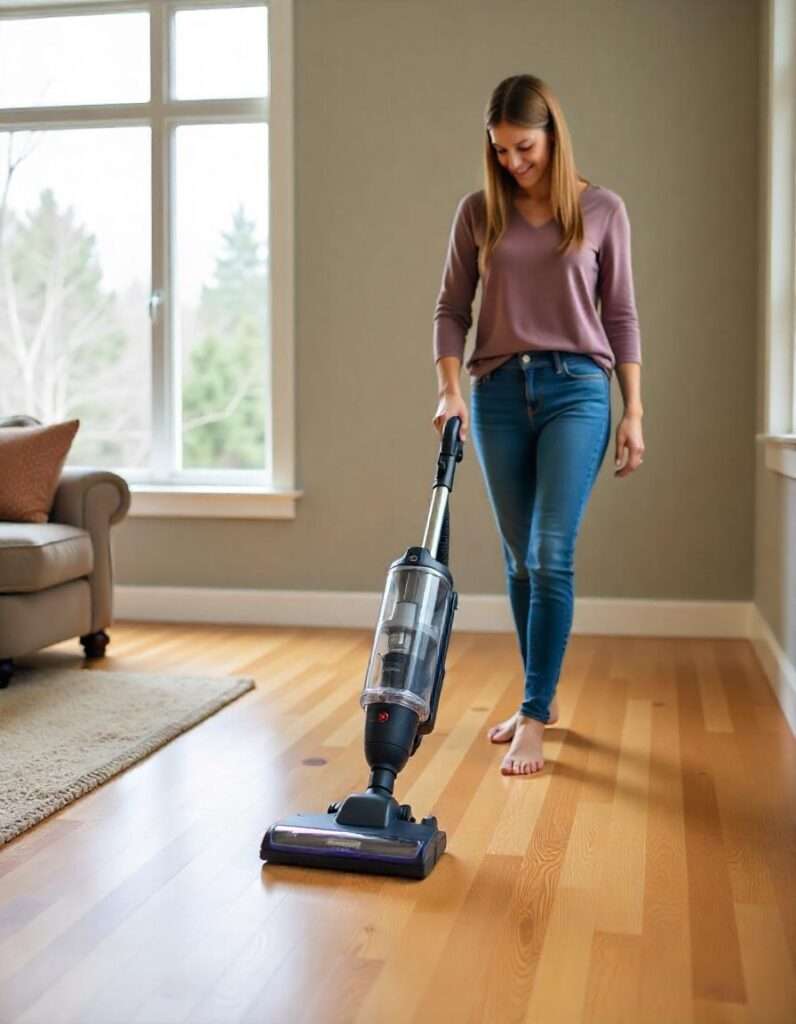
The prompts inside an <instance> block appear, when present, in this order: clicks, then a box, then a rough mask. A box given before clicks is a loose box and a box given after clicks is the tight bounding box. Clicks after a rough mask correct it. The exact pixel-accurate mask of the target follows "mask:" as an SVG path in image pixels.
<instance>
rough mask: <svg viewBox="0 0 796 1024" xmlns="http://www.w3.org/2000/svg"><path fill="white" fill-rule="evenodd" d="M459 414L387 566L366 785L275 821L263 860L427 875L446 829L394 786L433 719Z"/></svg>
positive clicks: (450, 592)
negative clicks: (420, 510)
mask: <svg viewBox="0 0 796 1024" xmlns="http://www.w3.org/2000/svg"><path fill="white" fill-rule="evenodd" d="M460 428H461V419H460V418H459V417H458V416H453V417H451V418H450V419H449V420H448V421H447V422H446V424H445V428H444V430H443V434H442V438H441V442H440V450H439V456H438V459H437V470H436V477H435V480H434V485H433V488H432V492H431V493H432V497H431V507H430V509H429V512H428V518H427V521H426V530H425V534H424V536H423V543H422V544H421V545H420V546H419V547H410V548H407V549H406V552H405V553H404V554H403V555H402V557H400V558H398V559H396V560H395V561H394V562H393V563H392V564H391V565H390V567H389V571H388V574H387V582H386V585H385V588H384V594H383V596H382V600H381V607H380V610H379V618H378V623H377V626H376V633H375V636H374V640H373V646H372V648H371V652H370V659H369V662H368V667H367V671H366V673H365V683H364V686H363V688H362V692H361V694H360V698H359V703H360V705H361V707H362V708H363V710H364V711H365V758H366V760H367V762H368V765H369V766H370V779H369V782H368V787H367V789H366V790H365V791H364V792H361V793H351V794H349V795H348V796H347V797H346V798H345V799H344V800H338V801H337V802H336V803H333V804H330V805H329V807H328V810H327V812H326V814H295V815H293V816H292V817H289V818H283V819H282V820H280V821H277V822H276V823H275V824H273V825H271V826H270V828H269V829H268V830H267V832H266V833H265V835H264V837H263V840H262V843H261V846H260V858H261V860H264V861H266V862H267V863H269V864H290V865H296V866H300V867H313V868H331V869H336V870H342V871H357V872H366V873H370V874H378V875H399V876H403V877H406V878H425V877H426V876H427V875H428V874H429V873H430V872H431V871H432V869H433V867H434V865H435V864H436V863H437V861H438V860H439V858H440V857H441V856H442V854H443V853H444V851H445V843H446V836H445V833H444V832H442V831H440V829H439V828H438V827H437V819H436V818H435V817H432V816H429V817H425V818H423V819H422V821H421V822H419V823H418V822H417V821H416V820H415V818H414V817H413V816H412V808H411V807H410V806H409V804H399V803H398V801H397V800H396V798H395V796H394V795H393V789H394V786H395V780H396V777H397V776H398V773H399V772H400V771H401V770H402V769H403V768H404V766H405V765H406V762H407V761H408V760H409V758H410V757H411V756H412V755H413V754H415V753H416V752H417V749H418V747H419V746H420V742H421V740H422V738H423V736H426V735H428V734H429V733H430V732H432V731H433V729H434V723H435V721H436V717H437V707H438V705H439V699H440V694H441V692H442V682H443V679H444V678H445V657H446V655H447V650H448V641H449V639H450V634H451V628H452V626H453V614H454V612H455V610H456V608H457V607H458V603H459V601H458V595H457V593H456V591H455V590H454V589H453V577H452V576H451V573H450V569H449V568H448V545H449V539H450V516H449V511H448V499H449V496H450V492H451V491H452V489H453V475H454V472H455V469H456V464H457V463H458V462H461V460H462V456H463V454H464V452H463V448H462V442H461V440H460V437H459V432H460Z"/></svg>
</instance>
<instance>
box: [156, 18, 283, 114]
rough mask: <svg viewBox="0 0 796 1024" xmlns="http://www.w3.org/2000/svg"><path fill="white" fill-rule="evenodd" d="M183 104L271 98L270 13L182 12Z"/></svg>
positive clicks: (178, 85)
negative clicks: (269, 90) (203, 101)
mask: <svg viewBox="0 0 796 1024" xmlns="http://www.w3.org/2000/svg"><path fill="white" fill-rule="evenodd" d="M175 25H176V30H175V35H176V45H175V49H176V56H175V61H176V75H175V96H176V98H177V99H179V100H198V99H208V98H215V99H232V98H236V97H237V98H240V97H244V96H245V97H253V96H267V95H268V8H267V7H232V8H227V9H225V10H209V11H177V13H176V15H175Z"/></svg>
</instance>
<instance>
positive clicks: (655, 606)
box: [114, 585, 796, 736]
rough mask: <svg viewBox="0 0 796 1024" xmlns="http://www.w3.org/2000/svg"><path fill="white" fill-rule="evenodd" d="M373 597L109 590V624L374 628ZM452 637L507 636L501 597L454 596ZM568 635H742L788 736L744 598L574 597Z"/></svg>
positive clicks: (786, 690) (779, 686)
mask: <svg viewBox="0 0 796 1024" xmlns="http://www.w3.org/2000/svg"><path fill="white" fill-rule="evenodd" d="M381 596H382V595H381V592H378V593H377V592H376V591H371V592H367V591H359V592H343V593H338V592H336V591H329V590H250V589H222V588H215V587H139V586H127V585H125V586H117V587H115V588H114V614H115V617H116V618H117V619H128V620H133V621H141V622H214V623H221V624H224V623H231V624H237V625H260V626H320V627H327V628H328V627H330V626H331V627H348V628H351V629H374V628H375V625H376V621H377V618H378V614H379V606H380V604H381ZM453 629H454V631H456V632H483V633H512V632H513V631H514V623H513V621H512V618H511V608H510V605H509V601H508V597H507V596H505V595H501V594H461V593H460V594H459V607H458V609H457V611H456V614H455V616H454V619H453ZM572 632H573V633H584V634H592V635H595V634H596V635H605V636H670V637H674V636H684V637H746V638H747V639H749V640H751V641H752V643H753V644H754V647H755V650H756V651H757V655H758V657H759V659H760V662H761V664H762V666H763V669H764V671H765V673H766V676H767V678H768V681H769V683H770V685H771V688H772V690H773V691H774V694H775V695H776V697H777V700H778V701H779V704H780V707H781V708H782V712H783V714H784V715H785V718H786V720H787V721H788V724H789V725H790V728H791V730H792V731H793V733H794V735H795V736H796V669H794V666H793V665H792V664H791V663H790V662H789V661H788V659H787V657H786V656H785V653H784V651H783V650H782V649H781V648H780V646H779V644H778V643H777V640H776V638H775V636H774V634H773V633H772V632H771V629H770V628H769V626H768V624H767V623H766V621H765V619H763V617H762V616H761V615H760V613H759V611H758V609H757V606H756V605H755V604H753V603H752V602H750V601H655V600H644V599H634V598H611V597H580V598H577V599H576V600H575V615H574V619H573V623H572Z"/></svg>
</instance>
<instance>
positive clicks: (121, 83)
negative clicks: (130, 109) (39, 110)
mask: <svg viewBox="0 0 796 1024" xmlns="http://www.w3.org/2000/svg"><path fill="white" fill-rule="evenodd" d="M148 100H149V15H148V14H147V13H146V12H145V11H140V12H138V11H130V12H120V13H118V14H97V15H89V14H81V15H75V16H72V17H63V18H61V17H54V18H18V19H0V107H34V106H67V105H73V104H74V105H87V106H88V105H97V104H108V103H146V102H148Z"/></svg>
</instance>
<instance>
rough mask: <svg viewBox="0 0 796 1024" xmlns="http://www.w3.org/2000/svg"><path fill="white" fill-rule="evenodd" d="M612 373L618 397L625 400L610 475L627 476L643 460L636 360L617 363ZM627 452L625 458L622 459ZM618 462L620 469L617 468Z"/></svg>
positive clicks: (639, 375)
mask: <svg viewBox="0 0 796 1024" xmlns="http://www.w3.org/2000/svg"><path fill="white" fill-rule="evenodd" d="M615 369H616V375H617V377H618V378H619V387H620V388H621V390H622V398H624V400H625V411H624V414H623V416H622V419H621V420H620V422H619V426H618V427H617V429H616V455H615V465H616V467H617V469H616V470H615V472H614V476H627V475H628V473H632V472H633V470H634V469H638V467H639V465H640V464H641V463H642V462H643V461H644V459H643V455H644V438H643V437H642V434H641V418H642V416H643V415H644V410H643V409H642V407H641V366H640V364H639V363H617V364H616V367H615ZM625 453H627V461H625V464H624V466H622V462H623V459H624V455H625ZM620 466H621V469H620V468H618V467H620Z"/></svg>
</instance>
